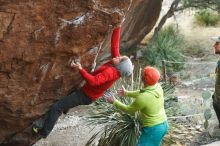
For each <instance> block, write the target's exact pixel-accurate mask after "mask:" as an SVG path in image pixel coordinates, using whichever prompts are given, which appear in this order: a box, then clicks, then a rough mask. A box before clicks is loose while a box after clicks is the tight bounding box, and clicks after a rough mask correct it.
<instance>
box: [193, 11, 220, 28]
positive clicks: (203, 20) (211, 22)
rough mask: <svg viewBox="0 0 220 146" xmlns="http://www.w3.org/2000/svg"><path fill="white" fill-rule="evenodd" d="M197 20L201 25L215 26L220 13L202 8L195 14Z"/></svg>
mask: <svg viewBox="0 0 220 146" xmlns="http://www.w3.org/2000/svg"><path fill="white" fill-rule="evenodd" d="M195 18H196V22H197V23H198V24H200V25H205V26H215V25H216V24H217V23H218V21H219V15H218V14H215V13H214V12H212V11H210V10H202V11H199V12H197V13H196V14H195Z"/></svg>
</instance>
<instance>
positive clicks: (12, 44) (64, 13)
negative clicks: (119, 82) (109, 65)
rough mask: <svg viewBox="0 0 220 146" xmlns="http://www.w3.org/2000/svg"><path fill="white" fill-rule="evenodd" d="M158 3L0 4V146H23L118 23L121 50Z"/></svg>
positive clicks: (67, 0) (48, 0) (143, 30)
mask: <svg viewBox="0 0 220 146" xmlns="http://www.w3.org/2000/svg"><path fill="white" fill-rule="evenodd" d="M161 3H162V0H134V1H131V0H37V1H36V0H16V1H15V0H0V145H2V146H3V145H11V146H12V145H13V146H19V145H21V146H26V145H27V146H28V145H32V144H33V143H35V142H36V141H37V140H38V139H39V138H38V137H36V136H34V135H32V133H31V129H30V127H31V124H32V122H33V121H34V120H36V119H38V118H39V117H41V116H42V115H44V114H45V113H46V112H47V111H48V110H49V108H50V106H51V105H52V104H53V103H54V102H55V101H56V100H58V99H59V98H61V97H62V96H64V95H66V94H68V93H70V92H71V91H73V90H74V89H75V88H77V87H78V86H79V84H80V83H81V81H82V78H81V77H80V75H79V73H78V71H77V70H73V69H71V68H70V66H69V63H70V60H72V59H80V60H81V63H82V64H83V67H84V68H86V69H87V70H90V69H91V66H92V64H93V62H95V61H96V57H97V55H98V54H99V55H100V52H102V51H100V49H104V50H106V49H107V48H109V40H110V39H109V37H110V35H111V32H112V29H113V28H114V27H116V26H117V24H118V22H119V21H121V20H122V16H123V14H125V16H126V19H125V22H124V23H123V26H122V47H125V48H131V47H132V46H134V45H136V44H137V43H138V42H139V41H140V40H141V39H143V37H144V36H145V35H146V34H147V33H148V32H149V31H150V30H151V29H152V27H153V26H154V24H155V23H156V20H157V19H158V16H159V12H160V8H161Z"/></svg>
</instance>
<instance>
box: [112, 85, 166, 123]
mask: <svg viewBox="0 0 220 146" xmlns="http://www.w3.org/2000/svg"><path fill="white" fill-rule="evenodd" d="M126 96H128V97H132V98H134V101H133V102H132V103H131V104H130V105H125V104H123V103H121V102H120V101H118V100H115V101H114V103H113V105H114V106H116V107H117V108H119V109H121V110H123V111H124V112H127V113H130V114H133V113H134V112H136V111H140V115H141V121H142V123H143V126H144V127H146V126H154V125H157V124H160V123H163V122H164V121H166V120H167V116H166V113H165V109H164V97H163V89H162V87H161V86H160V85H159V84H156V85H154V86H148V87H146V88H145V89H143V90H137V91H126Z"/></svg>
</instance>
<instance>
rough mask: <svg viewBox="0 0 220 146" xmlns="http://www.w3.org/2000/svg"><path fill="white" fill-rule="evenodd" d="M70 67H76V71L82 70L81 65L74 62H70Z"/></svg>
mask: <svg viewBox="0 0 220 146" xmlns="http://www.w3.org/2000/svg"><path fill="white" fill-rule="evenodd" d="M70 66H71V67H74V68H75V67H77V68H78V69H82V65H81V64H80V62H75V61H74V60H72V62H71V65H70Z"/></svg>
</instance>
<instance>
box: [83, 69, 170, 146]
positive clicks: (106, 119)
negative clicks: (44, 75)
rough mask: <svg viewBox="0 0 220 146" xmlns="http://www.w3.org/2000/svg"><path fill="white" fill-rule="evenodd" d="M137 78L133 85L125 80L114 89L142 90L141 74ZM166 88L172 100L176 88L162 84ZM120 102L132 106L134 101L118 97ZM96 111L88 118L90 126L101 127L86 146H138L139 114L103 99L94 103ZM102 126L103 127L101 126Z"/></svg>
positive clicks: (166, 94) (167, 94) (166, 92)
mask: <svg viewBox="0 0 220 146" xmlns="http://www.w3.org/2000/svg"><path fill="white" fill-rule="evenodd" d="M138 74H139V76H136V77H137V79H134V81H130V82H131V83H132V84H135V85H131V84H129V83H126V81H124V80H120V81H119V82H118V83H117V84H116V85H115V86H114V87H113V88H112V90H113V91H115V90H114V89H115V88H116V89H117V88H118V87H120V86H122V85H125V86H127V87H126V88H127V89H128V88H129V87H133V88H134V89H139V88H140V84H141V83H140V82H141V80H140V73H138ZM162 87H164V91H165V96H167V98H170V97H169V96H170V94H172V93H173V91H174V88H173V86H172V87H171V86H170V85H167V84H162ZM117 99H118V100H120V101H121V102H123V103H125V104H130V103H131V102H132V99H131V98H129V97H121V98H120V97H117ZM94 108H95V110H94V111H92V112H90V113H89V115H88V116H87V117H86V118H87V120H86V121H87V122H88V125H99V130H97V132H96V133H95V134H94V135H93V136H92V137H91V138H90V140H89V141H88V142H87V144H86V146H136V145H137V142H138V139H139V136H140V131H141V127H142V125H141V122H140V118H139V113H138V112H136V113H135V114H134V115H130V114H127V113H125V112H123V111H121V110H119V109H117V108H115V107H114V106H113V105H112V104H110V103H106V102H105V101H104V99H103V98H101V99H100V100H99V101H97V102H95V103H94ZM100 125H102V126H100Z"/></svg>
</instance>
